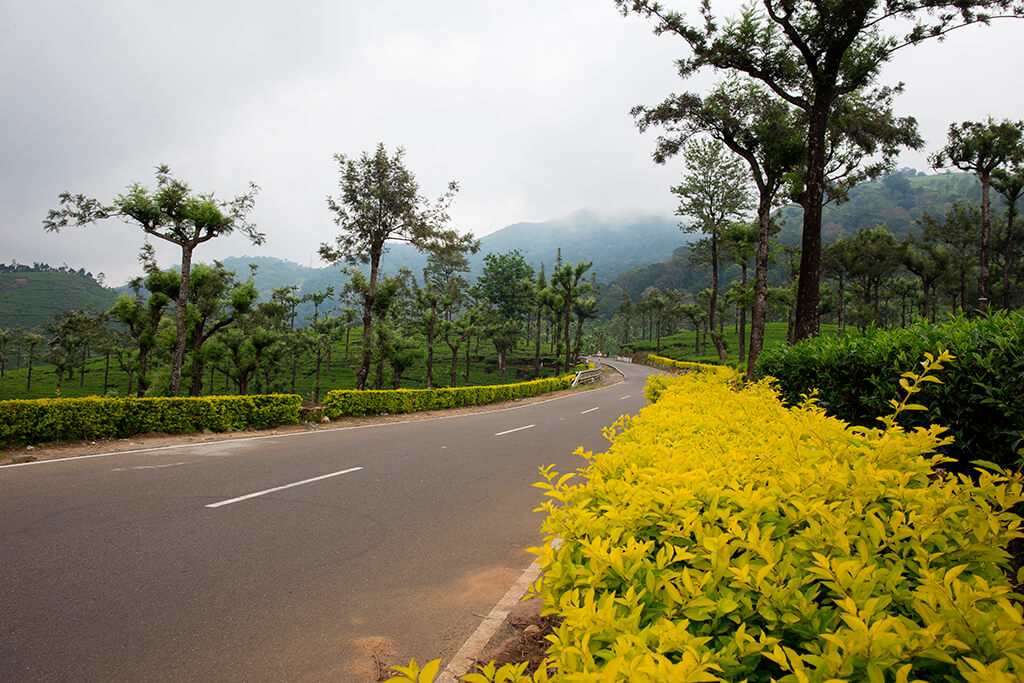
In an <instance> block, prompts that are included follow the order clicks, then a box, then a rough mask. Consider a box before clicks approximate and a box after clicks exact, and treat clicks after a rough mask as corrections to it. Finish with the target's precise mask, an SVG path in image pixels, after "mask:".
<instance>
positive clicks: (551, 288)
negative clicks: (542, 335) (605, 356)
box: [541, 254, 593, 372]
mask: <svg viewBox="0 0 1024 683" xmlns="http://www.w3.org/2000/svg"><path fill="white" fill-rule="evenodd" d="M559 256H561V254H559ZM592 265H593V264H592V263H591V262H590V261H579V262H577V263H576V265H572V264H571V263H561V262H559V263H558V264H557V265H556V266H555V269H554V271H552V273H551V280H550V282H549V284H548V287H547V289H545V290H544V292H543V293H542V294H541V296H542V297H544V305H545V306H548V307H549V308H551V309H552V310H555V311H557V312H558V316H559V318H558V320H559V324H560V325H561V329H562V341H561V345H562V351H563V352H564V353H565V362H564V364H563V370H562V371H563V372H569V371H570V370H571V369H572V366H573V363H572V360H573V359H572V345H571V343H570V340H569V325H570V322H571V320H572V307H573V304H574V303H575V301H576V300H577V299H579V298H580V297H581V296H583V295H584V294H586V293H587V292H589V291H590V289H591V287H590V283H589V282H587V281H586V280H584V279H583V276H584V275H585V274H586V272H587V271H588V270H590V267H591V266H592Z"/></svg>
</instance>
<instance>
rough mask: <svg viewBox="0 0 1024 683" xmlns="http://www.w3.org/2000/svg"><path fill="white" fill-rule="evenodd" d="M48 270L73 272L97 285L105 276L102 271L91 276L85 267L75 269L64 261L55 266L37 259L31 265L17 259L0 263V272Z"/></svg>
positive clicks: (44, 271)
mask: <svg viewBox="0 0 1024 683" xmlns="http://www.w3.org/2000/svg"><path fill="white" fill-rule="evenodd" d="M50 272H57V273H71V274H74V275H79V276H81V277H84V278H88V279H90V280H92V281H93V282H95V283H96V284H99V285H102V284H103V280H104V278H105V277H106V276H105V275H104V274H103V273H99V274H97V275H96V276H93V274H92V273H91V272H87V271H86V270H85V268H79V269H77V270H76V269H74V268H72V267H71V266H69V265H68V264H66V263H64V264H61V265H60V266H57V267H56V268H54V267H53V266H51V265H50V264H49V263H40V262H39V261H35V262H33V263H32V265H31V266H30V265H27V264H24V263H18V262H17V261H13V260H12V261H11V263H10V264H9V265H8V264H6V263H0V273H50Z"/></svg>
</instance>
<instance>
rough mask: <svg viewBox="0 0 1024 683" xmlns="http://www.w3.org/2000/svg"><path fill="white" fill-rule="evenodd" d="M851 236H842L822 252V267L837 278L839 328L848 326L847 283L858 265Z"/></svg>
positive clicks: (837, 319)
mask: <svg viewBox="0 0 1024 683" xmlns="http://www.w3.org/2000/svg"><path fill="white" fill-rule="evenodd" d="M850 242H851V239H850V238H849V237H840V238H839V239H837V240H836V241H835V242H833V243H832V244H830V245H828V246H827V247H826V248H825V249H824V250H823V251H822V252H821V268H822V272H823V273H824V274H825V276H826V277H830V278H835V280H836V282H837V284H838V285H839V287H838V289H839V291H838V292H837V297H838V301H837V306H836V309H837V310H836V315H837V318H836V323H837V325H838V326H839V330H840V331H842V330H843V329H845V328H846V283H847V282H848V281H849V278H850V277H852V275H853V271H854V268H855V267H856V263H855V256H854V252H853V249H852V248H851V245H850Z"/></svg>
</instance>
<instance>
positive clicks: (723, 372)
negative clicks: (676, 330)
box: [647, 353, 740, 382]
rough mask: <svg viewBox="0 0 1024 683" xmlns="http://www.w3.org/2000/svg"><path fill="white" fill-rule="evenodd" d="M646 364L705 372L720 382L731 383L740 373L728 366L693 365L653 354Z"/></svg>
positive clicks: (689, 362)
mask: <svg viewBox="0 0 1024 683" xmlns="http://www.w3.org/2000/svg"><path fill="white" fill-rule="evenodd" d="M647 362H648V363H650V364H651V365H662V366H664V367H667V368H676V369H679V370H686V371H688V372H707V373H711V374H712V375H714V376H716V377H717V378H718V379H719V380H720V381H725V382H728V381H732V380H735V379H737V378H738V377H739V376H740V373H739V372H738V371H737V370H736V369H735V368H733V367H730V366H728V365H712V364H710V363H693V362H691V361H687V360H674V359H672V358H666V357H664V356H656V355H654V354H653V353H652V354H650V355H648V356H647Z"/></svg>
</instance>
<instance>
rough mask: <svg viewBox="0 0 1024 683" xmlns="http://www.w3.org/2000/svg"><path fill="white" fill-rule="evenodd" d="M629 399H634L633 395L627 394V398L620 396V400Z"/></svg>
mask: <svg viewBox="0 0 1024 683" xmlns="http://www.w3.org/2000/svg"><path fill="white" fill-rule="evenodd" d="M627 398H633V394H626V395H625V396H620V397H619V400H620V401H625V400H626V399H627Z"/></svg>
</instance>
